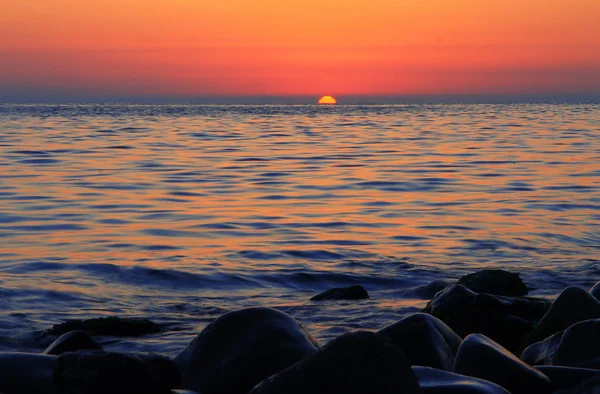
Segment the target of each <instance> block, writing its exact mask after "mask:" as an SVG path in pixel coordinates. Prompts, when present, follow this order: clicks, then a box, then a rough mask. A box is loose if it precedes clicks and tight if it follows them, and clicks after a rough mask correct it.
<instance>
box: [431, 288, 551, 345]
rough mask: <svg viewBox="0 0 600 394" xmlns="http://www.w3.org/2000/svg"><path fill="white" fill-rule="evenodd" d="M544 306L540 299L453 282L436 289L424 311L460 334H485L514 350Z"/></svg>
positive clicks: (542, 311) (530, 328) (531, 327)
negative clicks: (473, 288)
mask: <svg viewBox="0 0 600 394" xmlns="http://www.w3.org/2000/svg"><path fill="white" fill-rule="evenodd" d="M547 308H548V303H547V302H546V301H543V300H536V299H532V298H517V297H505V296H496V295H491V294H485V293H479V294H478V293H475V292H473V291H471V290H469V289H467V288H466V287H464V286H462V285H454V286H450V287H448V288H446V289H445V290H443V291H441V292H439V293H437V294H436V295H435V297H434V298H433V299H432V300H431V301H429V303H428V304H427V306H426V307H425V309H424V312H427V313H431V314H432V315H434V316H435V317H437V318H439V319H441V320H442V321H443V322H444V323H446V324H447V325H448V326H450V328H452V329H453V330H454V331H455V332H456V333H457V334H458V335H460V336H462V337H465V336H467V335H469V334H473V333H480V334H484V335H486V336H488V337H490V338H491V339H493V340H494V341H496V342H498V343H499V344H501V345H502V346H504V347H506V348H507V349H509V350H511V351H513V352H516V351H517V350H518V349H520V347H521V344H522V343H523V340H524V339H525V337H526V335H527V334H528V333H529V332H531V330H532V329H533V327H534V325H535V323H536V322H537V319H540V318H541V317H542V316H543V315H544V313H545V312H546V310H547Z"/></svg>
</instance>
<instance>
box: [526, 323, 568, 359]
mask: <svg viewBox="0 0 600 394" xmlns="http://www.w3.org/2000/svg"><path fill="white" fill-rule="evenodd" d="M563 334H564V331H561V332H557V333H556V334H554V335H552V336H549V337H548V338H546V339H544V340H543V341H540V342H536V343H534V344H533V345H530V346H529V347H527V348H526V349H525V350H523V353H521V357H520V358H521V360H522V361H523V362H526V363H527V364H529V365H552V361H553V360H554V354H555V353H556V349H558V345H559V344H560V341H561V340H562V336H563Z"/></svg>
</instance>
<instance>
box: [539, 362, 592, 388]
mask: <svg viewBox="0 0 600 394" xmlns="http://www.w3.org/2000/svg"><path fill="white" fill-rule="evenodd" d="M534 368H535V369H537V370H538V371H540V372H541V373H543V374H544V375H546V376H547V377H548V378H550V381H551V382H552V384H553V385H554V387H556V388H557V389H567V388H571V387H575V386H577V385H578V384H580V383H581V382H583V381H585V380H589V379H592V378H594V377H599V376H600V371H599V370H597V369H587V368H573V367H560V366H554V365H542V366H537V367H534Z"/></svg>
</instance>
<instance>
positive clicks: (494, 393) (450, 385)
mask: <svg viewBox="0 0 600 394" xmlns="http://www.w3.org/2000/svg"><path fill="white" fill-rule="evenodd" d="M412 370H413V372H414V373H415V375H416V376H417V379H418V380H419V385H420V386H421V389H423V394H510V393H509V392H508V391H506V390H505V389H504V388H502V387H500V386H498V385H497V384H495V383H492V382H488V381H487V380H483V379H477V378H473V377H469V376H464V375H459V374H456V373H452V372H447V371H442V370H439V369H434V368H429V367H412Z"/></svg>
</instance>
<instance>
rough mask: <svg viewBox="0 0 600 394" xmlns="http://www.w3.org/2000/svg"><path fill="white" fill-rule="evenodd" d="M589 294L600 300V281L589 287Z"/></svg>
mask: <svg viewBox="0 0 600 394" xmlns="http://www.w3.org/2000/svg"><path fill="white" fill-rule="evenodd" d="M590 294H591V295H592V296H593V297H594V298H595V299H597V300H598V301H600V282H598V283H596V284H595V285H594V286H593V287H592V288H591V289H590Z"/></svg>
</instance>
